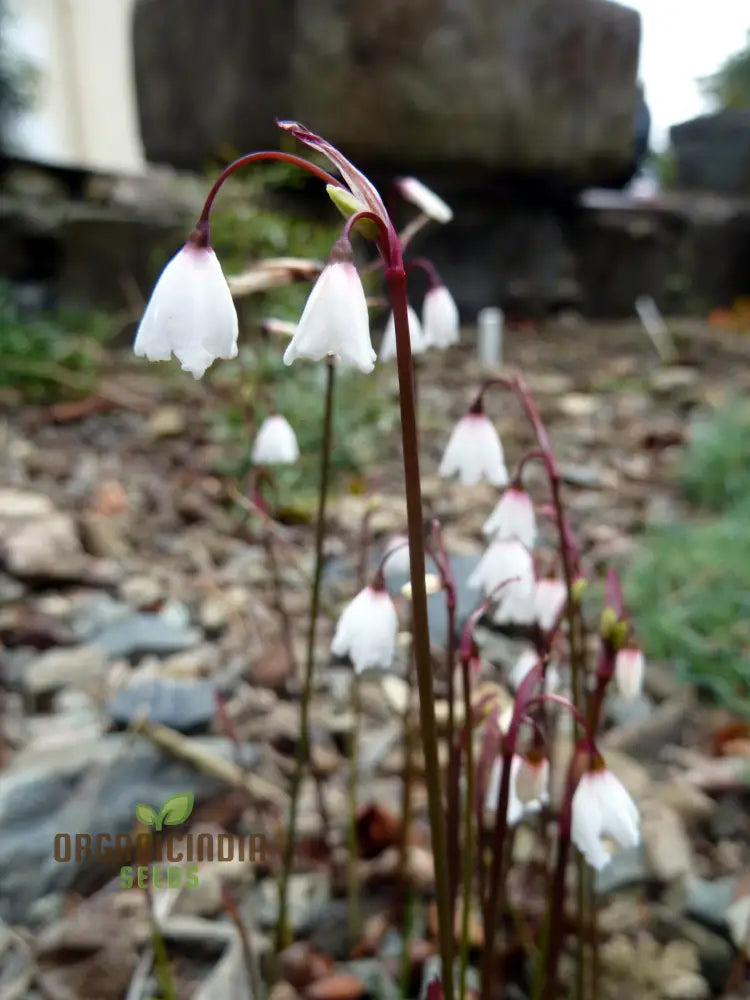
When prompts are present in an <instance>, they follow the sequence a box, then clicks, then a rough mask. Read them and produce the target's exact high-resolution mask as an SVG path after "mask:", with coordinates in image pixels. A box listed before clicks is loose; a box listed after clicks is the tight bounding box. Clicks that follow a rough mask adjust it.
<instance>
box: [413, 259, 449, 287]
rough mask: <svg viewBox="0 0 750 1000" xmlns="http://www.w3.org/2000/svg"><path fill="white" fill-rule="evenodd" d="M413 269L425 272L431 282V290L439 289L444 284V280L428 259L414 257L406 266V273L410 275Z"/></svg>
mask: <svg viewBox="0 0 750 1000" xmlns="http://www.w3.org/2000/svg"><path fill="white" fill-rule="evenodd" d="M412 268H418V269H419V270H420V271H424V273H425V274H426V275H427V278H428V280H429V282H430V288H439V287H440V285H442V284H443V279H442V278H441V277H440V275H439V274H438V272H437V268H436V267H435V265H434V264H433V263H432V261H431V260H428V259H427V258H426V257H413V258H412V259H411V260H410V261H409V263H408V264H407V265H406V273H407V274H408V273H409V271H411V270H412Z"/></svg>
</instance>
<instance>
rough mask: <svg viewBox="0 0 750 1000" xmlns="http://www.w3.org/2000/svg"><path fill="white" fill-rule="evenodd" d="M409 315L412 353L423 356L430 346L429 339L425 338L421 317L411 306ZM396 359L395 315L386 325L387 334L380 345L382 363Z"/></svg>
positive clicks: (390, 317)
mask: <svg viewBox="0 0 750 1000" xmlns="http://www.w3.org/2000/svg"><path fill="white" fill-rule="evenodd" d="M407 315H408V317H409V342H410V343H411V353H412V354H421V353H422V351H426V350H427V348H428V347H429V346H430V343H429V342H428V340H427V338H426V337H425V333H424V330H423V329H422V324H421V323H420V322H419V316H417V314H416V312H415V311H414V310H413V309H412V307H411V306H409V307H408V310H407ZM395 357H396V323H395V321H394V318H393V313H391V315H390V316H389V317H388V322H387V323H386V327H385V333H384V334H383V340H382V343H381V344H380V354H379V360H380V361H390V360H391V359H392V358H395Z"/></svg>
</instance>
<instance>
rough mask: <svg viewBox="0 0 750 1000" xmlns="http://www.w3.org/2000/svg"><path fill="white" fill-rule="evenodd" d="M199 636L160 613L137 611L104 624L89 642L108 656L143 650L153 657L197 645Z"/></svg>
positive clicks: (127, 656) (137, 654)
mask: <svg viewBox="0 0 750 1000" xmlns="http://www.w3.org/2000/svg"><path fill="white" fill-rule="evenodd" d="M201 638H202V635H201V633H200V631H198V629H194V628H189V627H187V626H185V625H183V624H180V623H173V622H171V621H169V619H168V618H166V617H165V616H164V615H163V614H150V613H149V612H146V611H139V612H135V613H134V614H131V615H129V616H128V617H127V618H124V619H121V620H120V621H114V622H112V623H111V624H110V625H107V626H105V627H104V628H103V629H102V630H101V631H100V632H99V633H98V634H97V635H96V636H95V637H94V638H93V639H92V644H93V645H95V646H96V647H97V648H99V649H101V650H103V652H104V653H106V655H107V656H108V657H110V659H123V658H125V659H127V658H130V657H136V656H143V655H144V654H146V653H154V654H156V655H157V656H168V655H169V654H170V653H179V652H181V651H182V650H184V649H190V647H191V646H195V645H197V644H198V643H199V642H200V641H201Z"/></svg>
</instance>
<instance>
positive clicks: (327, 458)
mask: <svg viewBox="0 0 750 1000" xmlns="http://www.w3.org/2000/svg"><path fill="white" fill-rule="evenodd" d="M335 375H336V369H335V367H334V364H333V362H331V361H329V362H328V365H327V379H326V392H325V404H324V411H323V440H322V442H321V446H320V484H319V492H318V519H317V523H316V526H315V570H314V573H313V580H312V587H311V595H310V623H309V628H308V633H307V657H306V660H305V676H304V679H303V684H302V695H301V699H300V731H299V741H298V743H297V756H296V760H295V766H294V774H293V775H292V787H291V790H290V799H289V825H288V827H287V832H286V840H285V843H284V857H283V862H282V869H281V879H280V881H279V920H278V924H277V927H276V946H277V950H278V951H281V950H282V948H284V947H286V945H287V944H289V943H290V928H289V927H288V925H287V908H288V898H289V879H290V878H291V874H292V864H293V862H294V840H295V832H296V827H297V809H298V806H299V794H300V789H301V788H302V775H303V773H304V770H305V766H306V764H307V758H308V755H309V743H310V701H311V699H312V689H313V672H314V666H315V638H316V634H317V625H318V611H319V609H320V585H321V580H322V577H323V545H324V542H325V513H326V500H327V498H328V480H329V473H330V466H331V443H332V427H333V390H334V385H335Z"/></svg>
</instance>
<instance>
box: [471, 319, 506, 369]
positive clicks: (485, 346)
mask: <svg viewBox="0 0 750 1000" xmlns="http://www.w3.org/2000/svg"><path fill="white" fill-rule="evenodd" d="M503 319H504V317H503V311H502V309H496V308H495V307H494V306H491V307H488V308H487V309H482V310H481V311H480V313H479V315H478V316H477V324H478V327H479V336H478V349H479V363H480V365H483V366H484V367H485V368H496V367H498V366H499V365H501V364H502V363H503Z"/></svg>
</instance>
